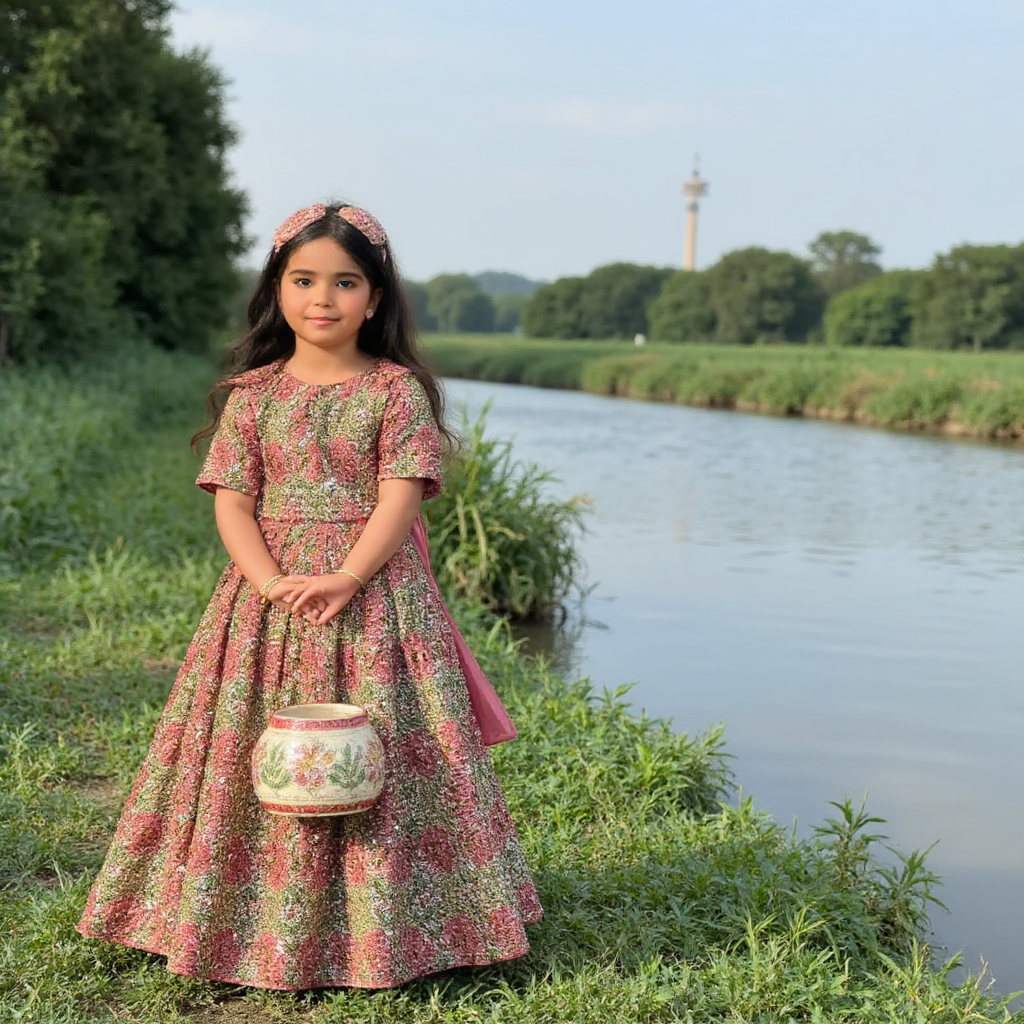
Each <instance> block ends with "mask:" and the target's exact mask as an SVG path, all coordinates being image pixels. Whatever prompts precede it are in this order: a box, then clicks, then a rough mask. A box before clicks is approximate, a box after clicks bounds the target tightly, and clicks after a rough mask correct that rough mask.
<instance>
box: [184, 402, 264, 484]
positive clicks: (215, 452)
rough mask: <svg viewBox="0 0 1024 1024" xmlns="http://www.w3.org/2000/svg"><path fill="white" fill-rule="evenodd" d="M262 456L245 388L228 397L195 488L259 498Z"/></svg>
mask: <svg viewBox="0 0 1024 1024" xmlns="http://www.w3.org/2000/svg"><path fill="white" fill-rule="evenodd" d="M262 482H263V454H262V451H261V449H260V439H259V435H258V434H257V432H256V410H255V409H254V408H253V404H252V402H251V400H250V398H249V396H248V395H247V393H246V389H245V388H235V389H234V391H232V392H231V394H230V395H228V400H227V404H226V405H225V406H224V412H223V413H222V414H221V417H220V423H219V424H218V425H217V432H216V433H215V434H214V435H213V441H212V442H211V444H210V450H209V452H207V454H206V461H205V462H204V463H203V468H202V471H201V472H200V474H199V477H198V479H197V480H196V484H197V485H198V486H199V487H202V489H203V490H204V491H209V492H210V493H211V494H213V493H214V492H216V490H217V488H218V487H226V488H227V489H228V490H230V491H241V492H242V494H248V495H250V496H252V497H253V498H256V497H259V493H260V486H261V484H262Z"/></svg>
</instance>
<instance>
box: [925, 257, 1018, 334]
mask: <svg viewBox="0 0 1024 1024" xmlns="http://www.w3.org/2000/svg"><path fill="white" fill-rule="evenodd" d="M913 316H914V323H913V327H912V329H911V334H910V342H911V344H912V345H915V346H918V347H920V348H937V349H961V348H969V349H973V350H974V351H975V352H980V351H982V350H983V349H1000V348H1024V245H1018V246H1009V245H989V246H982V245H961V246H958V247H956V248H954V249H951V250H950V251H949V252H948V253H945V254H943V255H940V256H937V257H936V258H935V261H934V263H932V265H931V267H930V268H929V270H928V271H927V272H926V273H925V274H924V275H923V276H922V278H921V282H920V286H919V287H918V289H917V290H916V292H915V300H914V304H913Z"/></svg>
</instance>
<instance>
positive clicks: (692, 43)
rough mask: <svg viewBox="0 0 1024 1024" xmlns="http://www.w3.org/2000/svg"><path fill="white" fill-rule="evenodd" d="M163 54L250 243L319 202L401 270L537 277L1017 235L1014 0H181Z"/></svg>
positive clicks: (1017, 6) (892, 261)
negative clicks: (208, 112) (732, 256)
mask: <svg viewBox="0 0 1024 1024" xmlns="http://www.w3.org/2000/svg"><path fill="white" fill-rule="evenodd" d="M181 3H182V8H181V10H179V11H178V12H177V13H176V14H175V16H174V18H173V26H174V38H175V41H176V43H177V44H178V45H179V46H186V45H188V46H191V45H200V46H204V47H208V48H209V49H210V51H211V53H212V56H213V59H214V61H215V62H216V63H217V64H218V65H219V67H220V68H221V69H222V70H223V71H224V73H225V74H226V75H227V76H228V78H229V79H230V80H231V82H232V84H231V87H230V97H231V102H230V107H229V111H230V116H231V117H232V118H233V119H234V121H235V122H236V123H237V125H238V126H239V128H240V129H241V131H242V142H241V144H240V145H239V147H238V148H237V149H236V150H235V152H234V154H233V156H232V165H233V167H234V168H235V173H236V176H237V181H238V183H239V184H240V185H241V186H242V187H244V188H245V189H246V190H247V191H248V193H249V196H250V199H251V202H252V208H253V212H252V220H251V225H250V229H251V231H252V233H253V234H254V235H256V237H257V238H258V243H257V246H256V250H255V252H256V253H258V254H259V255H258V256H257V255H254V256H253V262H256V261H258V259H259V258H261V257H262V253H263V251H264V250H265V247H266V245H267V244H268V242H269V238H270V235H271V233H272V231H273V229H274V227H275V226H276V224H277V223H278V222H279V221H281V220H283V219H284V218H285V217H286V216H287V215H288V214H289V213H291V212H292V211H293V210H294V209H295V208H297V207H299V206H303V205H305V204H306V203H309V202H313V201H316V200H318V199H320V198H324V197H326V196H329V195H335V194H336V195H340V196H343V197H346V198H349V199H351V200H352V201H355V202H357V203H359V204H361V205H364V206H366V207H368V208H369V209H371V210H372V211H373V212H374V213H376V214H377V216H378V217H380V219H381V220H382V221H383V223H384V225H385V227H386V228H387V230H388V232H389V234H390V236H391V239H392V241H393V244H394V246H395V249H396V251H397V253H398V256H399V259H400V261H401V263H402V266H403V269H404V271H405V273H406V275H407V276H409V277H412V278H417V279H424V278H427V277H429V276H431V275H433V274H435V273H439V272H441V271H462V270H465V271H469V272H475V271H479V270H485V269H499V270H512V271H516V272H519V273H523V274H527V275H528V276H531V277H545V278H554V277H557V276H561V275H564V274H577V273H586V272H587V271H589V270H590V269H592V268H593V267H595V266H599V265H601V264H604V263H610V262H613V261H615V260H629V261H633V262H637V263H653V264H659V265H673V264H678V263H679V262H680V261H681V259H682V245H683V241H682V239H683V222H684V216H685V202H684V200H683V198H682V195H681V183H682V181H683V179H684V178H686V177H687V176H688V175H689V172H690V170H691V165H692V159H693V154H694V153H695V152H697V151H699V152H700V154H701V161H702V171H703V173H704V176H705V177H706V178H707V179H708V180H709V181H710V183H711V187H710V193H709V195H708V197H707V199H706V200H705V201H704V203H703V206H702V210H701V227H700V236H699V240H698V261H699V263H700V265H702V266H706V265H708V264H709V263H711V262H713V261H714V260H716V259H717V258H718V257H719V256H721V255H722V254H723V253H725V252H728V251H729V250H731V249H735V248H739V247H742V246H746V245H764V246H768V247H769V248H776V249H788V250H790V251H792V252H797V253H801V254H803V253H804V252H805V251H806V245H807V243H808V241H810V239H811V238H813V237H814V236H815V235H816V234H817V233H818V232H819V231H822V230H828V229H838V228H851V229H853V230H857V231H863V232H865V233H867V234H869V235H871V236H872V237H873V238H874V239H875V240H876V241H877V242H878V243H879V244H880V245H882V247H883V250H884V252H883V257H882V259H883V263H884V264H885V265H886V266H890V267H892V266H923V265H925V264H927V263H929V262H930V261H931V259H932V257H933V256H934V254H935V253H936V252H938V251H940V250H944V249H947V248H949V247H950V246H951V245H955V244H957V243H960V242H964V241H971V242H1003V241H1005V242H1018V241H1021V240H1022V239H1024V202H1022V189H1024V174H1022V171H1024V132H1022V131H1021V121H1022V109H1024V59H1022V54H1024V2H1021V0H861V2H850V0H771V2H769V0H759V2H755V0H719V2H717V3H715V2H707V3H704V4H696V3H691V2H688V0H675V2H665V0H633V2H632V3H628V4H625V3H619V4H611V3H607V2H604V0H590V2H579V0H564V2H560V0H548V2H546V3H545V2H540V0H520V2H517V3H499V2H489V0H419V2H411V0H377V2H373V0H369V2H366V3H362V4H352V3H345V4H342V3H337V2H334V3H327V2H325V0H310V2H295V3H292V4H290V5H288V4H283V3H282V2H281V0H181Z"/></svg>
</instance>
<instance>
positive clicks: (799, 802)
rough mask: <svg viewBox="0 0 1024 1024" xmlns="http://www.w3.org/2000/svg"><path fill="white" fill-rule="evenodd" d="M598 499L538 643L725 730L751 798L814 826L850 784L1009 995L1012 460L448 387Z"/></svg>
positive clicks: (1021, 589) (1021, 973) (600, 679)
mask: <svg viewBox="0 0 1024 1024" xmlns="http://www.w3.org/2000/svg"><path fill="white" fill-rule="evenodd" d="M449 389H450V393H451V395H452V397H453V399H454V400H455V401H456V402H460V401H465V402H467V403H468V406H469V408H470V412H471V414H473V413H475V411H476V410H478V409H479V408H480V407H481V406H482V404H483V402H484V401H485V400H486V399H487V398H489V397H492V396H495V402H494V405H493V408H492V411H491V414H490V418H489V424H490V430H491V432H492V433H493V434H495V435H497V436H502V437H509V438H514V439H515V450H516V454H517V456H518V457H520V458H526V459H530V460H533V461H536V462H538V463H540V464H542V465H543V466H545V467H547V468H550V469H552V470H554V471H555V472H556V473H558V474H559V475H560V477H561V478H562V482H561V483H560V484H559V485H558V491H559V492H560V493H561V494H563V495H570V494H578V493H587V494H589V495H591V496H592V498H593V499H594V514H593V515H592V516H591V523H590V526H591V529H590V532H589V533H588V535H587V536H586V537H585V538H584V539H583V542H582V552H583V556H584V558H585V560H586V563H587V565H588V567H589V572H590V577H591V582H592V583H593V584H594V590H593V592H592V593H591V594H590V596H589V597H588V599H587V601H586V602H585V604H584V606H583V608H582V609H581V610H580V611H578V612H577V614H576V615H575V617H572V616H571V617H570V620H569V623H568V627H567V628H562V629H561V630H559V631H557V632H556V633H555V634H553V635H550V636H548V637H546V638H541V637H539V636H535V637H533V638H532V640H531V642H532V643H534V644H546V645H547V646H548V649H549V650H550V651H551V655H552V657H553V658H554V659H555V660H556V663H557V664H559V666H560V667H562V668H563V669H564V670H566V671H567V672H569V673H570V674H583V675H588V676H590V677H591V678H592V679H593V681H594V683H595V684H596V685H597V686H598V687H600V686H603V685H608V686H612V687H614V686H616V685H618V684H619V683H622V682H624V681H629V680H636V681H637V686H636V688H635V689H634V691H633V694H632V696H633V700H634V703H635V704H636V705H637V706H643V707H646V709H647V710H648V711H649V712H651V713H652V714H656V715H661V716H665V717H671V718H673V719H674V721H675V723H676V725H677V727H678V728H680V729H685V730H691V731H692V730H694V729H700V728H703V727H705V726H706V725H708V724H709V723H711V722H715V721H720V720H721V721H725V722H726V723H727V725H728V734H727V736H728V742H729V747H730V750H731V751H732V752H733V753H734V754H736V755H737V757H738V761H737V770H738V775H739V778H740V780H741V781H742V782H743V784H744V787H745V789H746V790H748V791H750V792H752V793H754V794H755V795H756V797H757V799H758V801H759V802H760V803H761V804H762V805H763V806H766V807H768V808H769V809H770V810H772V811H773V813H774V814H775V815H776V817H777V818H779V819H780V820H783V821H788V820H790V819H792V818H793V817H796V818H798V819H799V820H800V821H801V822H804V823H811V822H815V821H819V820H820V819H821V818H822V817H824V816H826V815H827V814H829V813H830V808H829V807H828V804H827V802H828V801H829V800H834V799H841V798H842V797H843V796H845V795H850V796H853V797H855V798H857V799H859V798H860V796H861V795H863V793H864V792H865V791H867V790H869V791H870V794H871V796H870V800H869V808H870V809H871V810H872V811H873V812H874V813H877V814H880V815H881V816H883V817H886V818H888V819H889V821H890V828H889V832H890V836H891V837H892V839H893V841H894V842H895V843H896V844H897V845H899V846H900V847H901V848H903V849H911V848H915V847H926V846H929V845H930V844H931V843H932V842H934V841H935V840H939V844H938V846H937V847H936V849H935V851H934V852H933V853H932V855H931V858H930V862H931V865H932V867H933V868H934V869H935V870H936V871H938V872H939V873H940V874H942V875H943V876H944V877H945V880H946V881H945V885H944V888H943V891H942V893H941V896H942V899H943V900H944V902H946V903H947V904H948V905H949V906H950V908H951V910H952V914H951V915H950V916H948V917H947V916H945V915H942V914H941V913H940V914H938V915H937V917H936V920H935V925H936V929H937V931H938V934H939V935H940V937H941V938H942V939H943V940H944V941H945V943H946V944H947V945H948V946H950V947H951V948H953V949H957V948H960V947H961V946H963V947H966V959H967V961H968V962H969V963H970V964H972V965H973V966H974V967H977V966H978V965H979V963H980V955H981V953H982V952H984V953H985V955H986V957H987V959H988V960H989V962H990V964H991V965H992V969H993V972H994V973H995V975H996V979H997V986H996V987H997V988H998V989H999V990H1001V991H1011V990H1013V989H1014V988H1024V923H1022V922H1024V857H1022V854H1021V851H1022V850H1024V817H1022V816H1021V815H1020V814H1019V813H1018V812H1017V808H1018V805H1019V793H1020V788H1021V784H1022V783H1024V745H1022V744H1020V743H1019V741H1018V739H1017V738H1018V737H1019V736H1020V734H1021V731H1022V728H1024V695H1022V690H1021V686H1020V679H1021V670H1020V661H1021V657H1020V655H1021V642H1020V626H1019V621H1018V620H1019V614H1020V608H1021V607H1024V516H1022V515H1021V511H1020V510H1021V509H1022V508H1024V452H1022V451H1021V450H1020V449H1019V448H1013V447H1001V446H996V445H980V444H975V443H971V442H962V441H949V440H945V439H941V438H933V437H915V436H907V435H899V434H890V433H885V432H881V431H871V430H864V429H858V428H855V427H849V426H846V425H841V424H833V423H827V422H804V421H793V420H784V419H772V418H766V417H757V416H744V415H737V414H729V413H716V412H708V411H703V410H694V409H683V408H678V407H674V406H662V405H653V404H644V403H636V402H627V401H621V400H614V399H602V398H598V397H595V396H589V395H582V394H572V393H566V392H558V391H540V390H536V389H531V388H516V387H508V386H501V385H490V384H474V383H468V382H461V381H452V382H449Z"/></svg>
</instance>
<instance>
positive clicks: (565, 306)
mask: <svg viewBox="0 0 1024 1024" xmlns="http://www.w3.org/2000/svg"><path fill="white" fill-rule="evenodd" d="M669 273H670V271H668V270H663V269H659V268H658V267H642V266H637V265H635V264H633V263H613V264H611V265H609V266H606V267H598V268H597V269H596V270H594V271H592V272H591V273H590V274H589V275H588V276H587V277H563V278H561V279H559V280H558V281H555V282H554V283H553V284H549V285H545V286H544V287H543V288H540V289H539V290H538V291H537V292H536V293H535V294H534V296H533V297H532V298H531V299H530V302H529V305H528V306H527V307H526V313H525V314H524V318H523V327H524V330H525V331H526V333H527V334H528V335H530V336H531V337H534V338H632V337H633V336H634V335H635V334H646V333H647V330H648V326H647V308H648V306H649V305H650V303H651V302H652V300H653V299H654V298H655V296H656V295H657V294H658V292H659V291H660V290H661V286H662V284H663V283H664V281H665V278H666V277H667V276H668V275H669Z"/></svg>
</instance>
